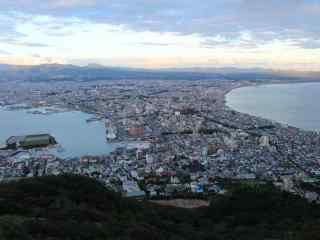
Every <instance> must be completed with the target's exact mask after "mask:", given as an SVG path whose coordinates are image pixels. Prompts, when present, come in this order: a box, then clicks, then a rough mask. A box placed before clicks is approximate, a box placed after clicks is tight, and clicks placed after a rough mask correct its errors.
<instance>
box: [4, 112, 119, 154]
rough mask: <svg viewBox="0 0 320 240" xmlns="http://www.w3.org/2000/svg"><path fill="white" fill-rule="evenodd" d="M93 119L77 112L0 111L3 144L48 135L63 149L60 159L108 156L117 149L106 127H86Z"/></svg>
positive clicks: (94, 125)
mask: <svg viewBox="0 0 320 240" xmlns="http://www.w3.org/2000/svg"><path fill="white" fill-rule="evenodd" d="M91 117H92V115H90V114H86V113H83V112H77V111H72V112H60V113H54V114H49V115H41V114H30V113H27V110H17V111H8V110H5V109H4V108H0V123H1V126H0V143H4V142H5V140H6V139H7V138H9V137H10V136H16V135H18V136H19V135H26V134H41V133H49V134H51V135H52V136H54V137H55V138H56V140H57V141H58V143H59V144H60V145H61V146H62V148H63V149H64V151H62V152H58V153H57V154H58V155H59V156H61V157H66V158H68V157H79V156H82V155H86V154H90V155H103V154H108V153H110V152H111V151H112V150H113V149H114V145H111V144H108V143H107V141H106V135H105V131H106V130H105V126H104V123H103V122H91V123H87V122H86V120H87V119H89V118H91Z"/></svg>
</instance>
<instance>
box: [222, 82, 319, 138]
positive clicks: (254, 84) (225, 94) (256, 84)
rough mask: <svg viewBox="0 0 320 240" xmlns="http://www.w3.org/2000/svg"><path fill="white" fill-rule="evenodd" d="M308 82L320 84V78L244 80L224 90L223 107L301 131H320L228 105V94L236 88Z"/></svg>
mask: <svg viewBox="0 0 320 240" xmlns="http://www.w3.org/2000/svg"><path fill="white" fill-rule="evenodd" d="M307 83H318V84H320V80H297V81H292V80H287V81H283V80H274V81H268V82H265V81H264V82H258V83H257V82H253V81H250V80H249V81H247V82H244V83H243V82H242V83H240V84H239V85H237V86H231V87H230V88H228V89H227V90H226V91H225V92H224V96H223V104H224V105H223V108H225V109H227V110H231V111H234V112H237V113H239V114H246V115H249V116H251V117H255V118H259V119H261V120H267V121H270V122H276V123H278V124H281V125H284V126H288V127H292V128H296V129H299V130H300V131H304V132H315V133H319V132H320V131H317V130H308V129H304V128H301V127H297V126H293V125H291V124H288V123H283V122H281V121H278V120H275V119H271V118H266V117H262V116H258V115H254V114H251V113H246V112H242V111H239V110H237V109H235V108H233V107H231V106H229V105H228V101H227V95H228V94H230V93H231V92H232V91H234V90H236V89H240V88H246V87H260V86H267V85H293V84H295V85H296V84H307Z"/></svg>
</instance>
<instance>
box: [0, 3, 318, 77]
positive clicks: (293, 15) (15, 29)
mask: <svg viewBox="0 0 320 240" xmlns="http://www.w3.org/2000/svg"><path fill="white" fill-rule="evenodd" d="M319 19H320V0H268V1H266V0H198V1H195V0H0V32H1V34H0V63H6V64H19V65H33V64H43V63H49V64H50V63H62V64H76V65H87V64H102V65H106V66H129V67H144V68H168V67H170V68H171V67H174V68H179V67H206V68H207V67H239V68H252V67H261V68H271V69H285V70H312V71H317V70H319V69H320V24H319V21H320V20H319Z"/></svg>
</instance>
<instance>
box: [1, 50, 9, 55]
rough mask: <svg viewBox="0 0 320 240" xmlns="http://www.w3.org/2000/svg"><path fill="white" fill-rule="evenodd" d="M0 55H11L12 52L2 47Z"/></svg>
mask: <svg viewBox="0 0 320 240" xmlns="http://www.w3.org/2000/svg"><path fill="white" fill-rule="evenodd" d="M0 55H11V53H9V52H7V51H4V50H1V49H0Z"/></svg>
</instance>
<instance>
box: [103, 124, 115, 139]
mask: <svg viewBox="0 0 320 240" xmlns="http://www.w3.org/2000/svg"><path fill="white" fill-rule="evenodd" d="M105 126H106V133H107V136H106V137H107V140H115V139H116V138H117V128H116V127H115V126H114V125H113V124H112V122H111V121H109V120H106V122H105Z"/></svg>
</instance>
